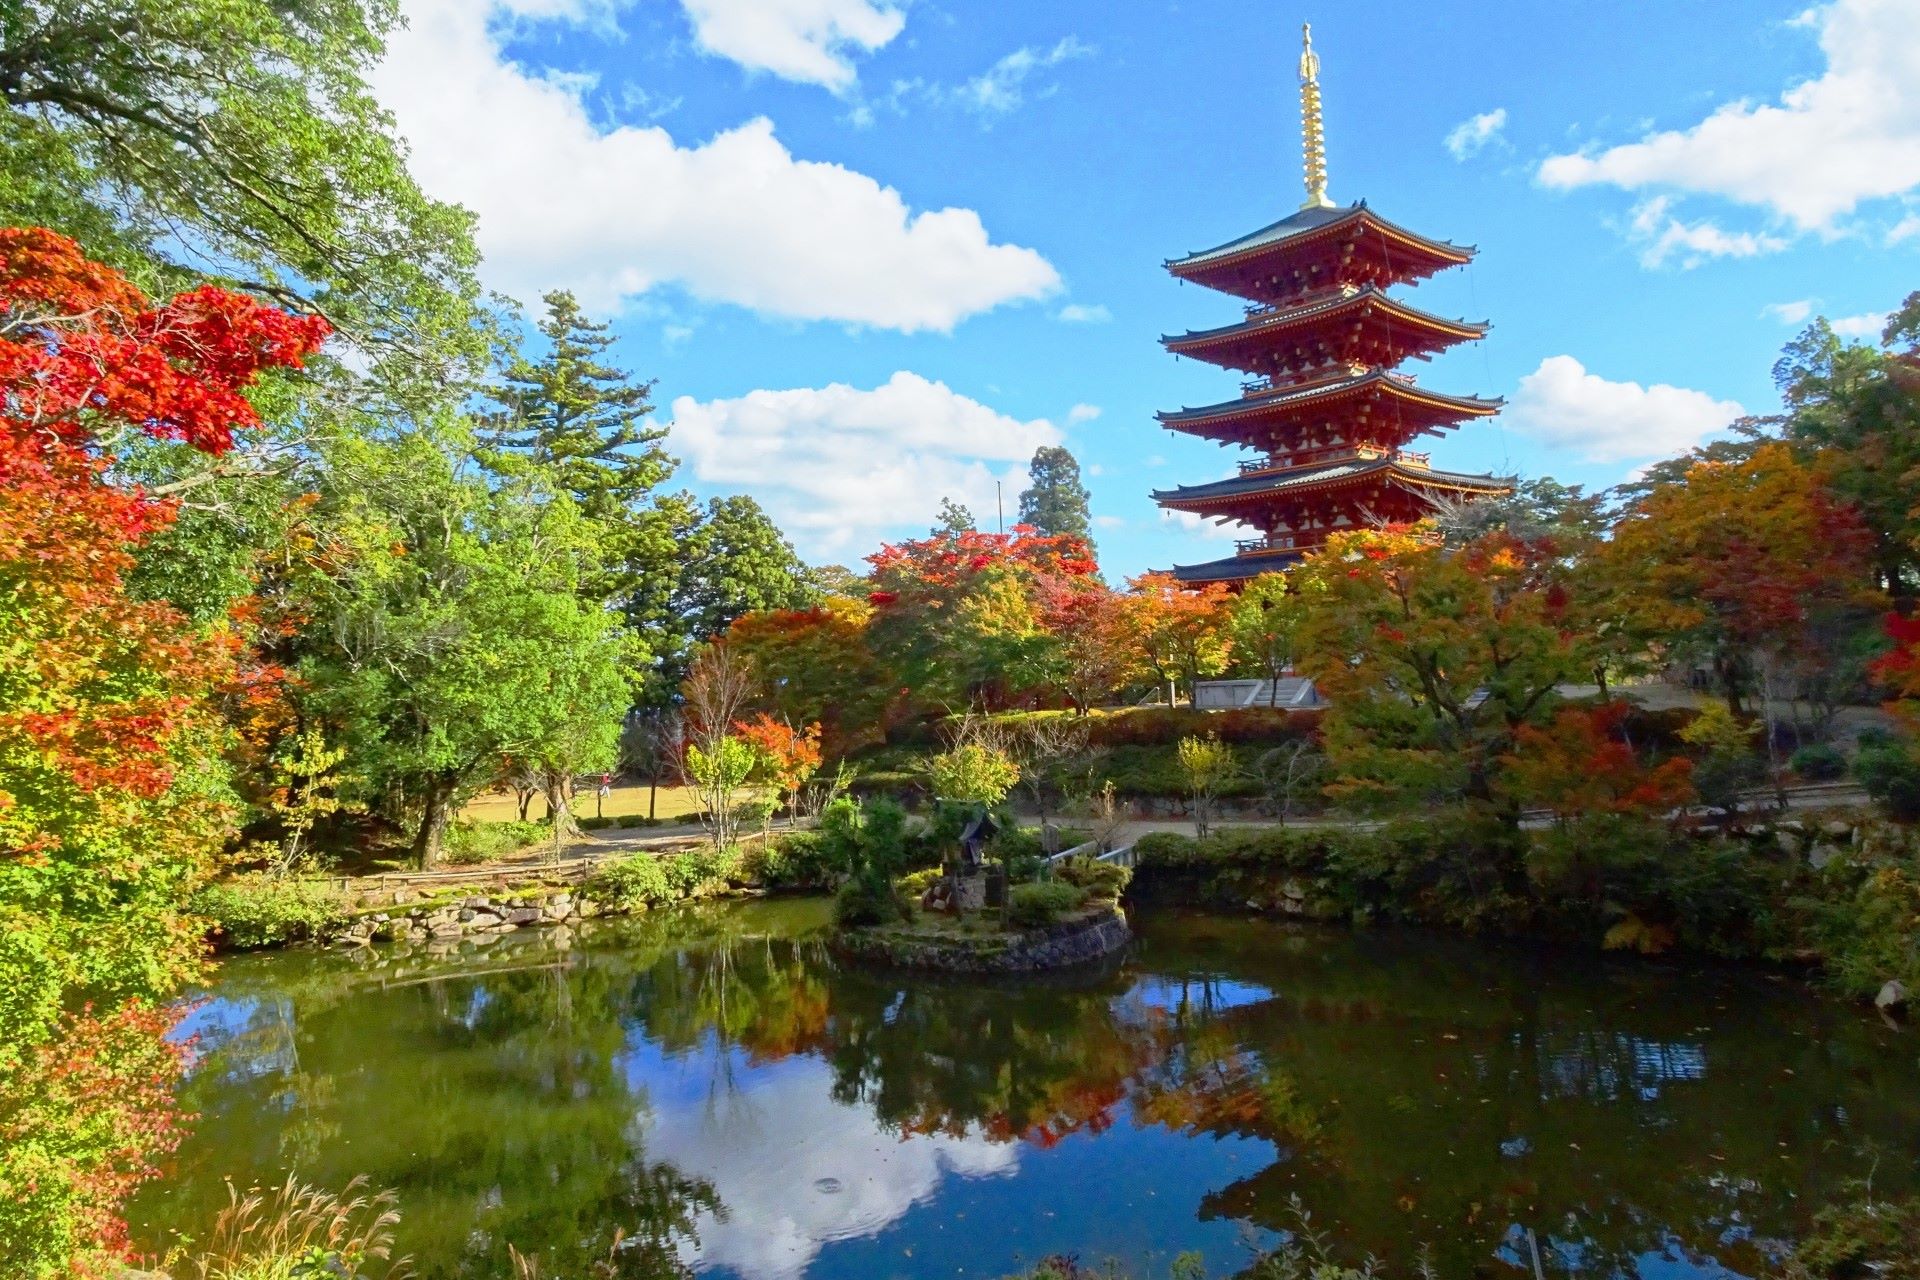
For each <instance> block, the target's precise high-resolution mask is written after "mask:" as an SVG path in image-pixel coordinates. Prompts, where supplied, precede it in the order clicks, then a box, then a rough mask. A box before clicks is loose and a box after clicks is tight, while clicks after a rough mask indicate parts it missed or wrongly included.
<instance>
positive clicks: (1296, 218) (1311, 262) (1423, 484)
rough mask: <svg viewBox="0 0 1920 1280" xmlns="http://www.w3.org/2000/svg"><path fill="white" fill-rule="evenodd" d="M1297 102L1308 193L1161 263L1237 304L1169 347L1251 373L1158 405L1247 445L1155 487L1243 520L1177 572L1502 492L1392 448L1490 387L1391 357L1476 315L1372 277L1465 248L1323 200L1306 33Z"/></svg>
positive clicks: (1214, 570) (1176, 504)
mask: <svg viewBox="0 0 1920 1280" xmlns="http://www.w3.org/2000/svg"><path fill="white" fill-rule="evenodd" d="M1300 106H1301V114H1302V117H1303V122H1304V131H1305V135H1306V179H1307V201H1306V203H1305V204H1304V205H1302V206H1301V207H1300V211H1299V212H1298V213H1295V214H1293V215H1292V216H1291V217H1288V218H1283V219H1281V220H1280V221H1279V222H1276V223H1274V224H1273V225H1272V226H1270V227H1263V228H1262V229H1260V230H1259V231H1256V232H1254V233H1253V234H1251V235H1247V236H1242V237H1241V238H1240V239H1238V240H1233V241H1229V242H1228V243H1226V244H1223V245H1221V246H1219V247H1218V248H1215V249H1206V250H1203V251H1201V252H1199V253H1195V254H1191V255H1189V256H1187V257H1185V258H1181V259H1179V260H1177V261H1173V262H1169V263H1167V264H1166V267H1167V270H1168V271H1170V272H1172V273H1173V274H1174V275H1175V276H1176V277H1178V278H1179V279H1181V280H1191V281H1193V282H1194V283H1196V284H1201V285H1205V286H1206V287H1208V288H1210V289H1218V290H1220V291H1221V292H1223V293H1229V294H1233V295H1234V296H1236V297H1239V298H1244V299H1246V300H1247V302H1248V304H1249V305H1248V306H1247V308H1246V315H1245V317H1244V318H1243V319H1242V320H1240V321H1238V322H1237V323H1235V324H1230V325H1226V326H1223V327H1221V328H1218V329H1206V330H1201V331H1199V332H1192V333H1185V334H1182V335H1180V336H1179V337H1170V338H1162V339H1161V342H1162V343H1163V344H1164V345H1165V346H1166V348H1167V349H1168V350H1169V351H1172V352H1174V353H1175V354H1176V355H1185V356H1193V357H1194V358H1196V359H1199V360H1205V361H1207V362H1208V363H1210V364H1217V365H1221V366H1223V367H1225V368H1228V369H1236V370H1239V371H1240V372H1242V373H1245V374H1248V375H1250V381H1247V382H1245V383H1243V384H1242V385H1241V391H1242V394H1241V396H1240V397H1239V398H1238V399H1235V400H1229V401H1227V402H1226V403H1224V404H1215V405H1208V406H1206V407H1205V408H1201V409H1182V410H1180V411H1179V412H1177V413H1162V414H1160V415H1159V419H1160V422H1161V423H1162V424H1163V425H1165V426H1166V427H1167V428H1168V429H1169V430H1173V431H1179V432H1184V433H1185V434H1187V435H1194V436H1201V437H1204V438H1206V439H1209V440H1215V441H1218V442H1219V443H1221V444H1231V445H1237V446H1240V447H1241V448H1244V449H1254V450H1258V451H1259V454H1260V456H1258V457H1255V458H1252V459H1249V460H1247V461H1244V462H1242V463H1241V464H1240V474H1239V475H1237V476H1234V477H1231V478H1229V479H1226V480H1220V481H1216V482H1215V483H1213V484H1200V485H1182V486H1181V487H1179V488H1177V489H1170V490H1162V491H1158V492H1156V493H1155V494H1154V495H1153V497H1154V500H1155V501H1156V502H1158V503H1159V504H1160V505H1161V506H1163V507H1166V508H1169V509H1171V510H1174V511H1187V512H1192V513H1193V514H1195V515H1198V516H1203V517H1207V518H1209V519H1213V520H1217V521H1220V522H1221V523H1227V522H1238V523H1241V524H1246V525H1250V526H1252V527H1253V528H1255V529H1257V530H1259V531H1260V536H1259V537H1258V538H1255V539H1252V540H1249V541H1245V542H1242V543H1240V544H1239V552H1238V554H1237V555H1234V556H1231V557H1229V558H1227V559H1225V560H1216V561H1213V562H1211V563H1208V564H1198V565H1182V566H1176V567H1175V569H1174V575H1175V576H1176V577H1178V578H1179V579H1180V580H1181V581H1182V582H1186V583H1191V584H1194V585H1196V586H1197V585H1200V584H1203V583H1208V582H1239V581H1243V580H1245V579H1247V578H1251V577H1253V576H1255V575H1256V574H1260V573H1265V572H1268V571H1269V570H1275V569H1284V568H1287V567H1288V566H1289V565H1291V564H1293V563H1295V562H1297V561H1298V560H1300V559H1301V558H1302V557H1303V556H1305V555H1307V554H1309V553H1311V552H1313V551H1314V550H1316V549H1317V548H1318V547H1320V546H1321V545H1322V544H1323V543H1324V542H1325V541H1326V539H1327V537H1328V535H1329V534H1331V533H1335V532H1338V531H1340V530H1343V529H1353V528H1360V527H1365V526H1368V525H1375V524H1383V523H1391V522H1397V521H1407V520H1417V519H1419V518H1420V517H1421V516H1424V515H1427V514H1429V513H1430V512H1431V511H1432V510H1433V509H1434V507H1435V506H1436V505H1437V504H1438V503H1439V502H1441V501H1445V500H1459V499H1462V498H1465V499H1469V500H1470V499H1475V498H1481V497H1486V496H1490V495H1494V494H1499V493H1504V492H1506V491H1507V490H1508V489H1509V487H1510V486H1509V485H1508V484H1507V483H1506V482H1504V481H1502V480H1499V479H1497V478H1495V477H1493V476H1487V475H1462V474H1458V473H1455V472H1449V471H1436V470H1435V469H1434V468H1433V466H1432V465H1431V463H1430V460H1429V458H1428V455H1427V454H1425V453H1414V452H1411V451H1409V450H1408V449H1407V448H1406V446H1407V445H1408V444H1409V443H1411V442H1412V441H1413V440H1415V439H1416V438H1418V437H1419V436H1422V435H1429V434H1434V435H1437V434H1438V433H1440V432H1441V431H1444V430H1449V429H1451V428H1453V427H1456V426H1458V425H1459V424H1460V423H1462V422H1464V421H1466V420H1468V419H1470V418H1484V417H1490V416H1492V415H1493V414H1495V413H1497V412H1498V411H1499V409H1500V401H1498V400H1482V399H1479V398H1477V397H1473V396H1454V395H1445V394H1442V393H1440V392H1435V391H1428V390H1425V389H1423V388H1421V387H1420V386H1418V385H1416V384H1415V382H1414V380H1413V378H1412V377H1410V376H1408V375H1405V374H1401V373H1396V372H1394V370H1395V369H1396V368H1397V367H1398V366H1399V365H1401V364H1403V363H1404V362H1406V361H1407V360H1408V359H1409V358H1412V359H1419V360H1426V359H1430V358H1432V357H1433V356H1434V355H1435V354H1437V353H1439V352H1442V351H1445V350H1446V349H1448V348H1449V347H1451V346H1453V345H1454V344H1455V343H1460V342H1469V341H1472V340H1474V339H1476V338H1480V337H1482V336H1484V335H1485V334H1486V332H1487V326H1486V325H1485V324H1468V323H1466V322H1465V321H1459V320H1443V319H1441V318H1440V317H1438V316H1435V315H1429V314H1428V313H1427V312H1424V311H1421V310H1419V309H1418V308H1415V307H1411V306H1408V305H1407V304H1406V303H1405V302H1402V301H1400V300H1399V299H1397V298H1394V297H1392V296H1389V295H1388V294H1387V292H1386V290H1387V289H1389V288H1391V287H1392V286H1394V285H1404V284H1409V283H1413V282H1416V281H1419V280H1424V279H1425V278H1426V277H1428V276H1431V275H1433V274H1435V273H1436V272H1440V271H1444V270H1446V269H1447V268H1448V267H1457V266H1462V265H1464V264H1465V263H1467V262H1469V261H1471V260H1472V258H1473V253H1474V251H1473V250H1472V249H1470V248H1462V247H1460V246H1458V245H1453V244H1448V243H1446V242H1444V241H1438V240H1429V239H1427V238H1426V237H1424V236H1419V235H1415V234H1414V233H1413V232H1411V231H1407V230H1405V229H1404V228H1402V227H1397V226H1395V225H1394V224H1393V223H1391V222H1388V221H1387V220H1386V219H1384V218H1382V217H1380V216H1379V215H1378V214H1376V213H1374V212H1373V210H1371V209H1369V208H1368V207H1367V204H1366V202H1365V201H1364V200H1363V201H1361V202H1360V203H1358V204H1355V205H1350V206H1347V207H1345V208H1340V207H1337V206H1336V205H1334V203H1333V202H1332V201H1331V200H1329V199H1327V170H1326V157H1325V151H1324V148H1323V145H1322V138H1321V125H1320V61H1319V58H1318V57H1317V56H1316V55H1315V53H1314V51H1313V37H1312V32H1311V31H1310V30H1309V31H1307V32H1306V33H1305V46H1304V49H1303V51H1302V53H1301V55H1300Z"/></svg>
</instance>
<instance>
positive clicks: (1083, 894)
mask: <svg viewBox="0 0 1920 1280" xmlns="http://www.w3.org/2000/svg"><path fill="white" fill-rule="evenodd" d="M1086 901H1087V891H1086V890H1085V889H1082V888H1080V887H1079V886H1078V885H1073V884H1068V883H1067V882H1066V881H1064V880H1043V881H1041V882H1040V883H1038V884H1017V885H1015V886H1013V891H1012V892H1011V893H1010V894H1009V895H1008V897H1007V919H1009V920H1010V921H1012V922H1013V923H1014V924H1016V925H1019V926H1021V927H1022V928H1027V929H1032V928H1037V927H1039V926H1041V925H1048V924H1052V923H1054V922H1055V921H1056V920H1059V919H1060V918H1061V917H1062V916H1064V915H1066V914H1067V913H1069V912H1072V911H1078V910H1079V909H1080V908H1081V907H1083V906H1085V905H1086Z"/></svg>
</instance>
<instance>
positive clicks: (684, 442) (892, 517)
mask: <svg viewBox="0 0 1920 1280" xmlns="http://www.w3.org/2000/svg"><path fill="white" fill-rule="evenodd" d="M1061 439H1062V436H1061V432H1060V429H1059V428H1058V427H1056V426H1055V425H1054V424H1053V423H1051V422H1049V421H1047V420H1046V419H1045V418H1035V419H1033V420H1031V421H1027V422H1022V421H1020V420H1019V419H1017V418H1012V417H1009V416H1008V415H1006V414H1003V413H1000V412H999V411H997V410H995V409H992V408H989V407H988V406H986V405H984V404H981V403H980V402H979V401H977V400H973V399H970V398H968V397H967V396H963V395H960V394H959V393H958V392H955V391H953V390H952V389H950V388H949V387H948V386H947V385H946V384H945V383H941V382H932V381H929V380H928V379H926V378H923V377H921V376H920V375H919V374H915V373H908V372H905V371H901V372H899V373H896V374H894V375H893V377H891V378H889V379H888V380H887V381H886V382H885V383H883V384H881V385H880V386H878V387H875V388H874V389H872V390H870V391H865V390H860V389H858V388H855V387H850V386H846V385H845V384H842V383H834V384H832V385H830V386H826V387H818V388H813V387H800V388H795V389H792V390H785V391H753V392H749V393H748V394H746V395H744V396H740V397H738V398H735V399H726V400H710V401H706V402H704V403H703V402H700V401H696V400H694V399H693V398H692V397H691V396H682V397H680V398H679V399H678V400H675V401H674V402H673V437H672V441H671V447H672V448H673V449H674V451H675V452H677V453H679V454H680V455H682V456H683V457H684V458H685V459H686V460H687V462H688V463H689V464H690V465H691V467H692V469H693V473H694V475H696V476H697V477H698V478H699V479H700V480H701V481H702V482H704V483H706V484H710V485H714V486H718V487H721V488H728V489H749V490H751V491H752V493H753V494H754V496H755V497H756V498H758V499H759V500H760V502H761V503H762V504H763V505H764V506H765V507H766V508H767V510H768V512H769V513H770V514H772V516H773V517H774V519H775V520H776V521H777V522H778V523H779V525H780V527H781V528H782V529H784V530H786V531H787V532H788V534H789V535H791V536H792V537H793V539H794V541H795V543H796V545H798V546H799V547H800V549H801V551H802V552H803V553H804V554H807V555H809V556H812V557H815V558H820V557H831V556H835V555H841V554H844V553H846V552H848V551H864V550H866V549H867V548H868V547H869V546H870V545H871V544H872V543H873V542H875V541H877V540H878V539H880V538H882V537H888V536H898V535H899V534H901V533H906V532H914V531H917V530H921V529H924V528H925V527H926V526H927V525H929V524H931V523H932V520H933V517H934V512H935V510H936V508H937V507H938V506H939V504H940V499H941V498H943V497H950V498H953V499H954V500H955V501H958V502H962V503H965V504H966V505H967V506H969V507H971V508H972V509H973V510H974V511H975V512H976V513H986V514H991V513H992V511H993V510H994V484H995V482H996V481H998V482H999V483H1000V484H1001V486H1002V494H1003V496H1004V498H1005V500H1006V502H1007V504H1008V506H1009V509H1011V506H1012V503H1013V500H1014V499H1015V497H1017V496H1018V494H1019V493H1020V491H1021V489H1023V488H1025V487H1026V481H1027V472H1026V463H1027V461H1028V459H1030V458H1031V457H1032V456H1033V451H1034V450H1035V449H1037V448H1039V447H1040V446H1041V445H1049V444H1059V443H1060V442H1061Z"/></svg>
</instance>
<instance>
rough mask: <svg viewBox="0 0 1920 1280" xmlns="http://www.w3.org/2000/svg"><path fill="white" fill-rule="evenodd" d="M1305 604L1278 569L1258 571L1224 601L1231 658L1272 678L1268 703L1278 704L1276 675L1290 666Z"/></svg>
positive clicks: (1295, 652)
mask: <svg viewBox="0 0 1920 1280" xmlns="http://www.w3.org/2000/svg"><path fill="white" fill-rule="evenodd" d="M1309 607H1310V606H1309V605H1308V603H1307V600H1306V597H1305V596H1303V595H1302V594H1301V593H1300V592H1299V591H1296V590H1294V589H1293V587H1292V586H1291V585H1290V584H1289V582H1288V579H1287V576H1286V575H1285V574H1282V573H1263V574H1261V575H1260V576H1259V577H1257V578H1255V579H1253V581H1251V582H1249V583H1247V584H1246V585H1245V586H1244V587H1242V588H1241V590H1240V594H1239V595H1238V596H1236V597H1235V598H1234V599H1233V600H1232V601H1231V602H1230V603H1229V604H1228V605H1227V635H1228V638H1229V639H1230V640H1231V642H1232V645H1233V659H1234V662H1235V664H1236V665H1237V666H1239V667H1240V668H1241V669H1243V670H1246V671H1252V672H1256V673H1258V675H1259V676H1260V677H1261V678H1262V679H1264V680H1268V681H1271V682H1272V684H1271V686H1270V687H1269V690H1268V698H1267V700H1268V703H1269V705H1273V706H1278V705H1279V699H1280V678H1281V677H1282V676H1284V675H1286V674H1287V673H1288V672H1289V671H1291V670H1292V669H1293V661H1294V658H1295V656H1296V654H1297V652H1298V650H1299V647H1300V627H1301V624H1302V623H1303V622H1304V621H1305V619H1306V615H1307V612H1308V609H1309Z"/></svg>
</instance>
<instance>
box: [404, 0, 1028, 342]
mask: <svg viewBox="0 0 1920 1280" xmlns="http://www.w3.org/2000/svg"><path fill="white" fill-rule="evenodd" d="M521 2H522V3H527V2H528V0H521ZM533 2H535V3H539V4H541V5H543V6H551V7H552V8H553V9H554V10H556V11H557V10H558V6H559V5H560V4H561V3H563V0H533ZM405 11H406V17H407V19H408V26H407V27H406V28H405V29H404V30H401V31H398V32H396V33H395V34H394V36H393V38H392V40H391V43H390V49H389V53H388V56H387V58H386V59H385V61H384V62H383V63H382V65H381V66H380V67H379V68H378V69H377V70H376V72H375V74H374V77H373V83H374V88H375V90H376V92H377V94H378V96H379V98H380V100H381V102H382V103H383V104H385V105H386V106H387V107H388V108H389V109H390V110H392V111H393V113H394V115H395V117H396V119H397V121H398V123H399V126H400V130H401V132H402V133H403V134H404V135H405V136H406V138H407V139H408V141H409V143H410V144H411V146H412V167H413V169H414V172H415V173H416V174H417V175H418V176H419V178H420V180H421V183H422V184H423V185H424V186H425V187H426V188H427V190H429V191H431V192H432V193H433V194H434V195H436V196H439V197H441V198H443V199H448V200H455V201H458V202H459V203H461V204H463V205H465V206H466V207H467V208H469V209H471V210H473V211H474V212H475V213H476V214H477V215H478V218H479V229H478V239H479V242H480V247H481V250H482V252H483V253H484V254H485V263H484V265H483V268H482V270H483V272H484V275H485V278H486V280H487V283H488V284H489V285H491V286H492V287H495V288H497V289H500V290H501V291H503V292H505V293H508V294H511V295H513V296H514V297H517V298H519V299H521V300H522V301H529V300H532V299H535V298H538V296H539V295H540V294H541V293H542V292H543V291H545V290H547V289H553V288H566V289H572V290H573V291H574V292H575V293H577V294H578V295H579V296H580V298H581V301H582V302H583V303H584V304H585V305H586V306H588V307H589V308H590V309H593V310H601V311H604V310H609V309H612V308H614V307H616V306H618V305H619V304H620V303H621V301H622V300H623V299H626V298H631V297H635V296H638V295H641V294H644V293H646V292H648V291H649V290H652V289H655V288H657V287H659V286H661V285H665V284H678V285H681V286H683V287H684V288H686V289H687V290H688V291H689V292H691V293H692V294H694V295H696V296H698V297H700V298H703V299H706V300H710V301H717V302H729V303H735V304H738V305H740V306H745V307H751V308H753V309H754V310H757V311H760V312H764V313H767V314H770V315H776V316H784V317H791V318H795V319H803V320H837V321H844V322H848V323H853V324H862V325H873V326H876V327H879V328H888V329H898V330H901V331H904V332H913V331H916V330H924V329H933V330H940V331H945V330H949V329H951V328H952V327H953V326H954V325H955V324H957V323H958V322H959V321H961V320H963V319H965V318H966V317H967V316H969V315H973V314H976V313H978V312H981V311H985V310H988V309H990V308H992V307H995V306H998V305H1000V304H1002V303H1006V302H1011V301H1016V300H1020V299H1028V298H1038V297H1043V296H1045V295H1047V294H1049V293H1051V292H1053V291H1054V290H1055V289H1056V288H1057V287H1058V284H1059V276H1058V274H1057V273H1056V272H1055V271H1054V269H1053V267H1052V265H1051V264H1050V263H1048V262H1047V260H1046V259H1045V258H1043V257H1042V256H1041V255H1040V254H1038V253H1036V252H1035V251H1033V250H1032V249H1026V248H1021V247H1019V246H1015V245H1006V244H995V243H993V242H992V241H990V240H989V238H988V236H987V232H986V228H985V227H984V226H983V225H982V224H981V221H980V217H979V215H978V214H976V213H975V212H974V211H973V210H971V209H959V208H949V209H940V210H923V211H917V212H916V211H914V210H912V209H910V208H909V207H908V206H907V203H906V201H905V200H903V199H902V198H901V195H900V193H899V192H898V191H895V190H893V189H892V188H890V187H884V186H882V185H880V184H879V183H878V182H876V181H874V180H873V179H872V178H870V177H868V176H866V175H865V174H862V173H858V172H855V171H854V170H851V169H847V168H844V167H843V166H840V165H837V164H823V163H818V162H814V161H807V160H801V159H797V158H795V157H794V156H793V155H792V154H791V153H790V152H788V150H787V149H786V147H784V146H783V145H782V144H781V143H780V141H779V140H778V139H777V138H775V136H774V130H773V125H772V124H771V123H770V122H768V121H767V120H765V119H757V120H751V121H748V122H747V123H745V124H742V125H740V126H738V127H736V128H733V129H729V130H727V131H725V132H723V133H720V134H718V135H716V136H715V137H713V138H711V139H709V140H707V141H706V142H704V143H701V144H699V145H697V146H690V147H682V146H680V145H678V144H677V143H676V142H675V141H674V139H673V137H672V136H671V135H670V134H668V133H667V131H666V130H664V129H661V128H659V127H657V126H651V127H635V126H625V127H621V128H618V129H614V130H612V131H609V132H602V131H601V130H600V129H598V128H596V127H595V125H594V124H593V122H592V120H591V119H590V117H589V115H588V113H587V111H586V109H585V107H584V105H583V104H582V102H581V99H580V97H579V96H578V92H577V90H576V89H574V88H570V87H569V86H567V85H565V84H558V83H555V82H553V81H551V80H548V79H544V78H542V77H540V76H538V75H536V74H533V73H530V72H529V71H528V70H527V69H526V68H523V67H521V66H518V65H516V64H514V63H512V62H510V61H508V60H507V59H506V58H505V56H504V55H503V54H502V52H501V49H500V45H499V41H498V38H497V35H496V33H495V32H494V31H493V30H491V29H490V26H489V19H490V17H491V16H493V15H495V14H497V13H501V12H504V11H503V10H500V9H496V8H491V7H490V6H489V5H487V4H486V3H463V2H462V0H407V3H406V5H405ZM543 12H546V10H544V9H543ZM565 16H569V17H572V18H573V19H574V20H584V19H585V18H587V17H589V16H590V15H588V14H587V13H586V12H585V11H583V10H579V9H574V10H571V11H565Z"/></svg>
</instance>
